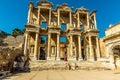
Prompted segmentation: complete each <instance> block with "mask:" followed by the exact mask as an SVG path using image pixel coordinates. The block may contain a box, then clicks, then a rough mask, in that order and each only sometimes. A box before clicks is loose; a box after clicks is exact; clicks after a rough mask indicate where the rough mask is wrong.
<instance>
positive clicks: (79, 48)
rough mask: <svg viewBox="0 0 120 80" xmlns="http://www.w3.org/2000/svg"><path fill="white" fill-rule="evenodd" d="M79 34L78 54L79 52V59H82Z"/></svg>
mask: <svg viewBox="0 0 120 80" xmlns="http://www.w3.org/2000/svg"><path fill="white" fill-rule="evenodd" d="M80 39H81V38H80V36H78V54H79V60H82V48H81V40H80Z"/></svg>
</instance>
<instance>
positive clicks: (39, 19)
mask: <svg viewBox="0 0 120 80" xmlns="http://www.w3.org/2000/svg"><path fill="white" fill-rule="evenodd" d="M38 25H40V8H39V7H38Z"/></svg>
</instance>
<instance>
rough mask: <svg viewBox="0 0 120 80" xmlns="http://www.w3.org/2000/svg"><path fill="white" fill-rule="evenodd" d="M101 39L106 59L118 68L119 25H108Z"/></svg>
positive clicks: (119, 54)
mask: <svg viewBox="0 0 120 80" xmlns="http://www.w3.org/2000/svg"><path fill="white" fill-rule="evenodd" d="M105 34H106V36H105V37H104V38H103V41H104V42H105V46H106V57H107V58H109V59H110V60H111V62H112V63H114V64H115V67H116V66H120V23H117V24H115V25H110V26H109V28H108V29H107V30H106V31H105Z"/></svg>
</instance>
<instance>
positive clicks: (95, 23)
mask: <svg viewBox="0 0 120 80" xmlns="http://www.w3.org/2000/svg"><path fill="white" fill-rule="evenodd" d="M94 25H95V29H97V22H96V14H95V13H94Z"/></svg>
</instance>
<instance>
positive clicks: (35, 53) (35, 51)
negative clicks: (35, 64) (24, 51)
mask: <svg viewBox="0 0 120 80" xmlns="http://www.w3.org/2000/svg"><path fill="white" fill-rule="evenodd" d="M38 40H39V33H36V37H35V46H34V60H37V58H38V57H37V55H38Z"/></svg>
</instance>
